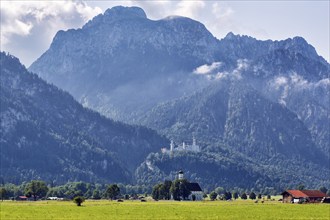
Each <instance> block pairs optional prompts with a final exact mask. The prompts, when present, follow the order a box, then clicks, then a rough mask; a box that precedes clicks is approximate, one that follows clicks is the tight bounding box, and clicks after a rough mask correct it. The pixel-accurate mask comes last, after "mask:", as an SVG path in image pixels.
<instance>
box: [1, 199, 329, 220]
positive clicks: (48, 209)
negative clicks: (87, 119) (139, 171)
mask: <svg viewBox="0 0 330 220" xmlns="http://www.w3.org/2000/svg"><path fill="white" fill-rule="evenodd" d="M0 204H1V220H7V219H31V220H32V219H33V220H34V219H35V220H38V219H330V205H329V204H282V203H280V202H270V201H269V202H268V201H266V202H265V203H263V204H262V203H257V204H256V203H254V202H253V201H242V200H237V201H232V202H226V201H214V202H211V201H205V202H188V201H187V202H174V201H158V202H154V201H148V202H140V201H124V202H111V201H106V200H101V201H86V202H85V203H83V205H82V206H81V207H78V206H76V205H75V204H74V203H73V202H71V201H38V202H32V201H24V202H16V201H15V202H14V201H4V202H1V203H0Z"/></svg>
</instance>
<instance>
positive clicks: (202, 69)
mask: <svg viewBox="0 0 330 220" xmlns="http://www.w3.org/2000/svg"><path fill="white" fill-rule="evenodd" d="M220 66H221V62H214V63H212V64H211V65H207V64H205V65H202V66H199V67H197V68H196V69H195V70H194V73H195V74H200V75H205V74H211V73H212V72H214V70H216V69H218V68H219V67H220Z"/></svg>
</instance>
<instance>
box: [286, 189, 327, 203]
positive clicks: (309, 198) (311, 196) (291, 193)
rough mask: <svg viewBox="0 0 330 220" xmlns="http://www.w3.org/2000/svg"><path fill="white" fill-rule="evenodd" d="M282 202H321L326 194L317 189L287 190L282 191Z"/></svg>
mask: <svg viewBox="0 0 330 220" xmlns="http://www.w3.org/2000/svg"><path fill="white" fill-rule="evenodd" d="M282 196H283V203H298V202H312V203H316V202H321V201H322V199H323V198H324V197H326V194H325V193H323V192H321V191H319V190H287V191H284V192H283V193H282Z"/></svg>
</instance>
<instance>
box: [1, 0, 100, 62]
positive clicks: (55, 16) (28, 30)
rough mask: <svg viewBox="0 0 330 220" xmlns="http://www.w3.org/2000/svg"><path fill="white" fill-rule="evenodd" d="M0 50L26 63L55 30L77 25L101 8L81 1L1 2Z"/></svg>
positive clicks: (44, 44) (48, 40)
mask: <svg viewBox="0 0 330 220" xmlns="http://www.w3.org/2000/svg"><path fill="white" fill-rule="evenodd" d="M0 5H1V8H0V10H1V50H2V51H8V52H11V53H13V55H15V56H18V57H19V58H21V59H22V62H23V63H25V64H27V65H29V64H30V63H31V62H32V61H34V60H35V59H36V58H37V57H38V56H40V55H41V53H42V52H44V51H45V50H46V49H47V47H49V45H50V43H51V40H52V38H53V37H54V36H55V33H56V32H57V31H58V30H63V29H64V30H66V29H69V28H78V27H81V26H82V25H83V24H84V23H86V22H87V21H88V20H89V19H91V18H92V17H94V16H95V15H97V14H99V13H101V12H102V10H101V9H100V8H98V7H90V6H88V5H87V4H86V3H84V2H82V1H3V2H1V4H0Z"/></svg>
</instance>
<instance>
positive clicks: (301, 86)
mask: <svg viewBox="0 0 330 220" xmlns="http://www.w3.org/2000/svg"><path fill="white" fill-rule="evenodd" d="M317 88H318V89H322V90H325V91H326V90H329V88H330V79H322V80H320V81H318V82H309V81H307V80H306V79H304V77H302V76H301V75H298V74H297V73H295V72H293V73H291V74H289V75H287V76H277V77H275V78H274V79H272V80H271V81H270V90H272V91H273V93H274V94H276V93H277V94H278V102H279V103H281V104H283V105H286V100H287V98H288V97H289V95H290V94H291V93H292V92H304V91H306V90H310V91H315V89H317Z"/></svg>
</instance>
